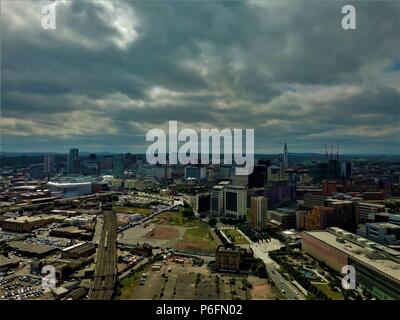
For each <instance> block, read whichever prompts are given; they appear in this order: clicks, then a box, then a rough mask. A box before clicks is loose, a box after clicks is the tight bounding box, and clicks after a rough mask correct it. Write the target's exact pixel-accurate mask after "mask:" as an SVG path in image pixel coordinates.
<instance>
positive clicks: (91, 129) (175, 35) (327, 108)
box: [0, 0, 400, 153]
mask: <svg viewBox="0 0 400 320" xmlns="http://www.w3.org/2000/svg"><path fill="white" fill-rule="evenodd" d="M56 2H57V7H56V8H57V9H56V10H57V29H56V30H48V31H46V30H43V29H42V28H41V8H42V6H43V5H45V4H48V3H49V1H7V0H2V1H1V30H2V40H1V42H2V43H1V90H2V91H1V113H2V114H1V120H0V124H1V136H2V141H1V144H2V151H54V152H66V151H67V150H68V148H70V147H78V148H79V149H80V150H82V151H93V152H97V151H110V152H144V151H145V150H146V147H147V145H148V143H146V141H145V134H146V131H147V130H149V129H151V128H155V127H160V128H165V127H166V125H167V122H168V121H169V120H177V121H178V123H179V126H180V128H184V127H191V128H195V129H200V128H212V127H216V128H221V129H222V128H254V129H255V136H256V142H255V145H256V151H257V152H262V153H264V152H265V153H270V152H271V153H274V152H280V151H281V150H282V146H283V143H284V142H285V141H287V143H288V147H289V151H292V152H320V151H321V148H322V147H323V146H324V145H325V144H328V145H331V144H333V145H336V141H337V140H339V141H340V145H341V149H342V151H343V152H347V153H400V140H399V137H400V129H399V127H400V118H399V114H400V113H399V111H400V109H399V108H400V100H399V96H400V95H399V93H400V25H399V19H400V2H399V1H376V2H375V1H361V2H357V1H356V2H354V3H353V4H354V5H355V7H356V12H357V29H356V30H343V29H342V28H341V19H342V14H341V8H342V6H343V5H344V4H347V2H341V1H318V2H317V1H287V2H282V1H259V2H258V1H246V2H244V1H243V2H241V1H224V2H216V1H174V2H172V1H169V2H166V1H163V2H156V1H151V2H146V1H138V2H128V1H78V0H74V1H72V2H71V1H56Z"/></svg>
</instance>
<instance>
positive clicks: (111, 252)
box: [89, 210, 117, 300]
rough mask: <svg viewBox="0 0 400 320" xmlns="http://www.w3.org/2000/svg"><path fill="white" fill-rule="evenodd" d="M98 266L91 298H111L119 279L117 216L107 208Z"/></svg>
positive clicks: (97, 257)
mask: <svg viewBox="0 0 400 320" xmlns="http://www.w3.org/2000/svg"><path fill="white" fill-rule="evenodd" d="M103 213H104V223H103V229H102V232H101V238H100V241H99V245H98V248H97V255H96V268H95V272H94V278H93V280H92V283H91V287H90V291H89V299H90V300H110V299H111V298H112V295H113V292H114V285H115V282H116V280H117V216H116V214H115V213H114V212H112V211H111V210H105V211H103Z"/></svg>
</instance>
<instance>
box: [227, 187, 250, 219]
mask: <svg viewBox="0 0 400 320" xmlns="http://www.w3.org/2000/svg"><path fill="white" fill-rule="evenodd" d="M224 197H225V214H226V215H228V216H229V217H231V218H233V219H243V218H244V217H245V216H246V211H247V189H246V188H245V187H241V186H227V187H226V188H225V195H224Z"/></svg>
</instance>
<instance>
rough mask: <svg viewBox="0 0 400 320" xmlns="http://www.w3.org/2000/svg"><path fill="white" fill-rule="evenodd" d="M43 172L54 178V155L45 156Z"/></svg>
mask: <svg viewBox="0 0 400 320" xmlns="http://www.w3.org/2000/svg"><path fill="white" fill-rule="evenodd" d="M43 172H44V174H45V175H48V176H52V175H53V174H54V154H52V153H47V154H45V155H44V161H43Z"/></svg>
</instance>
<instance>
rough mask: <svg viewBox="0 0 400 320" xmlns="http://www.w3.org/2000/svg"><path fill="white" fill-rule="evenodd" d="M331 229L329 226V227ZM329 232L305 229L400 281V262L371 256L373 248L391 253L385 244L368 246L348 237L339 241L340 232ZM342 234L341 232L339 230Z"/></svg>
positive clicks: (319, 238) (317, 237)
mask: <svg viewBox="0 0 400 320" xmlns="http://www.w3.org/2000/svg"><path fill="white" fill-rule="evenodd" d="M331 229H333V230H335V231H336V230H337V231H340V230H341V229H340V228H331ZM327 230H329V228H328V229H327ZM333 230H332V231H333ZM332 231H331V232H329V231H304V233H305V234H308V235H310V236H312V237H314V238H316V239H318V240H320V241H322V242H324V243H326V244H328V245H329V246H331V247H333V248H335V249H337V250H340V251H342V252H344V253H345V254H347V255H348V256H349V257H351V258H353V259H354V260H358V261H360V262H362V263H363V264H365V265H368V266H369V267H371V268H373V269H376V270H377V271H379V272H381V273H384V274H387V275H388V276H390V277H391V278H394V279H396V280H397V281H400V263H398V262H396V261H393V260H391V259H389V257H388V258H386V259H379V258H378V259H371V258H369V256H371V250H373V249H378V250H379V251H378V252H380V253H382V255H379V256H383V253H386V254H387V255H390V251H389V250H386V249H390V248H387V247H385V246H382V245H378V244H376V246H374V248H371V247H370V248H367V247H363V246H361V245H359V244H356V243H355V242H354V241H349V240H348V239H346V238H343V237H342V239H343V240H342V241H341V242H338V241H337V237H338V234H335V233H334V232H332ZM338 233H339V234H340V232H338ZM381 247H383V248H384V249H385V250H382V249H381ZM392 258H393V259H395V258H396V256H393V257H392Z"/></svg>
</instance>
